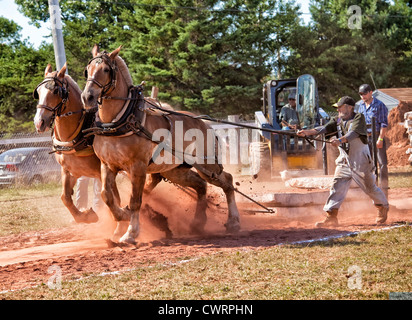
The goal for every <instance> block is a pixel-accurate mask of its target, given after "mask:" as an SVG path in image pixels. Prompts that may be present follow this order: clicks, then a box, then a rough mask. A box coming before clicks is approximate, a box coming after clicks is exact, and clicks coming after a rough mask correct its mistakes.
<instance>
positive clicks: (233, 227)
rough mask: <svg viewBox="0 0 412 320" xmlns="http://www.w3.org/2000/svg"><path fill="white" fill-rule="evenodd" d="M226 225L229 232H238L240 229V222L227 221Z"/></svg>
mask: <svg viewBox="0 0 412 320" xmlns="http://www.w3.org/2000/svg"><path fill="white" fill-rule="evenodd" d="M225 227H226V232H227V233H238V232H239V231H240V224H239V223H234V224H229V223H225Z"/></svg>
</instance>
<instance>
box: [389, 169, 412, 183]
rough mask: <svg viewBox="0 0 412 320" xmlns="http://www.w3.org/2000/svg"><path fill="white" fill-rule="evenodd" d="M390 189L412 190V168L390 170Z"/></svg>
mask: <svg viewBox="0 0 412 320" xmlns="http://www.w3.org/2000/svg"><path fill="white" fill-rule="evenodd" d="M389 187H390V188H392V189H394V188H412V166H405V167H397V168H389Z"/></svg>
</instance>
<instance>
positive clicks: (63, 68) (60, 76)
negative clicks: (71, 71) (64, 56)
mask: <svg viewBox="0 0 412 320" xmlns="http://www.w3.org/2000/svg"><path fill="white" fill-rule="evenodd" d="M66 70H67V61H66V62H65V63H64V66H63V67H62V68H61V70H60V71H59V73H58V74H57V77H58V78H64V74H65V73H66Z"/></svg>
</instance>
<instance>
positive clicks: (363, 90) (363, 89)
mask: <svg viewBox="0 0 412 320" xmlns="http://www.w3.org/2000/svg"><path fill="white" fill-rule="evenodd" d="M369 91H372V88H371V86H370V85H368V84H366V83H365V84H363V85H361V86H360V87H359V93H368V92H369Z"/></svg>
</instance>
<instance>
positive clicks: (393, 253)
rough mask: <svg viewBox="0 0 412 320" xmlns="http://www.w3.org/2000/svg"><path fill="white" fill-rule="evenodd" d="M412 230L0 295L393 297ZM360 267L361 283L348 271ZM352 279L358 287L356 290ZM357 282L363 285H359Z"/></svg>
mask: <svg viewBox="0 0 412 320" xmlns="http://www.w3.org/2000/svg"><path fill="white" fill-rule="evenodd" d="M411 235H412V228H411V226H404V227H402V228H396V229H392V230H390V231H376V232H369V233H365V234H359V235H356V236H352V237H345V238H340V239H334V240H331V241H328V242H315V243H311V244H306V245H285V246H279V247H273V248H270V249H261V250H254V251H248V252H245V251H237V252H235V253H231V254H227V253H225V254H224V253H219V254H215V255H212V256H208V257H205V258H198V259H192V260H190V261H188V262H185V263H181V264H177V265H172V266H171V265H167V266H165V265H155V266H152V267H136V269H135V270H134V271H129V272H124V273H122V274H120V275H111V276H105V277H102V276H90V277H88V278H85V279H82V280H79V281H63V282H62V287H61V289H54V290H51V289H49V287H48V286H47V285H46V284H44V285H42V286H39V287H37V288H32V289H26V290H23V291H18V292H11V293H5V294H0V299H64V300H70V299H97V300H105V299H154V300H163V299H167V300H171V299H179V300H180V299H184V300H186V299H189V300H203V299H207V300H212V299H218V300H220V299H229V300H245V299H251V300H281V299H292V300H302V299H305V300H306V299H309V300H312V299H316V300H318V299H324V300H327V299H365V300H371V299H373V300H375V299H384V300H385V299H388V297H389V293H390V292H411V291H412V273H411V269H412V259H411V255H412V249H411V247H410V239H411ZM351 266H356V268H357V269H358V270H359V271H360V273H359V274H358V275H359V278H353V277H354V275H351V274H349V268H350V267H351ZM354 279H355V280H356V281H357V282H356V283H357V284H358V285H359V284H360V288H357V289H356V288H355V289H354V288H353V286H350V283H354ZM359 279H360V281H359Z"/></svg>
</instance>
